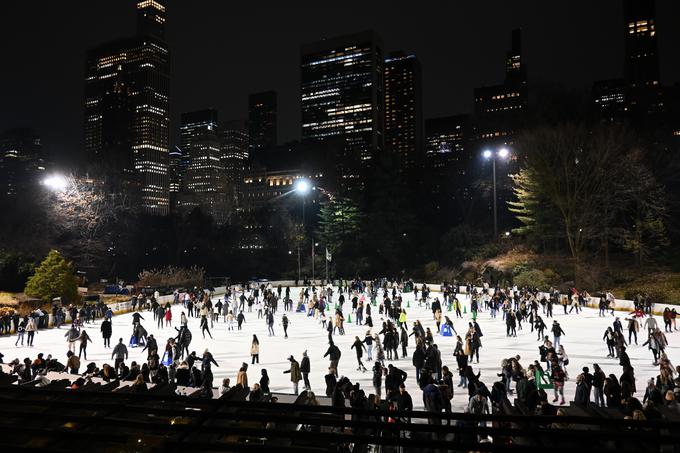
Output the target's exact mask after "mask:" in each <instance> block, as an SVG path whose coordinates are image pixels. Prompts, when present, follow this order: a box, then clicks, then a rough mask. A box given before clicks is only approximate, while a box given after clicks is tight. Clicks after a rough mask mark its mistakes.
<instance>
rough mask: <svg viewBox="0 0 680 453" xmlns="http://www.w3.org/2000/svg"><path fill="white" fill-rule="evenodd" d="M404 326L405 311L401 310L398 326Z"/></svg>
mask: <svg viewBox="0 0 680 453" xmlns="http://www.w3.org/2000/svg"><path fill="white" fill-rule="evenodd" d="M404 324H406V310H404V309H403V308H402V309H401V313H400V314H399V326H402V325H404Z"/></svg>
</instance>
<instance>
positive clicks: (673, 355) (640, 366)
mask: <svg viewBox="0 0 680 453" xmlns="http://www.w3.org/2000/svg"><path fill="white" fill-rule="evenodd" d="M298 295H299V289H297V288H291V298H292V299H293V301H295V305H296V304H297V300H298ZM431 295H432V297H437V296H439V298H440V300H441V294H437V293H434V292H433V293H432V294H431ZM334 298H335V299H337V294H336V295H335V296H334ZM460 298H461V302H463V305H464V306H466V308H467V314H465V315H464V318H463V319H456V318H455V313H453V312H452V313H447V312H446V308H444V310H445V312H444V314H445V315H448V316H449V318H451V319H452V320H453V322H454V327H455V329H456V330H457V331H458V333H459V334H460V335H461V336H464V333H465V331H466V329H467V325H468V321H469V320H471V315H470V309H469V299H468V298H467V297H466V296H462V295H461V296H460ZM215 299H217V298H215ZM407 301H408V302H409V303H410V308H407V313H408V322H407V324H408V326H409V328H410V326H411V325H412V323H413V321H415V320H416V319H420V320H421V322H422V323H423V325H424V327H430V328H431V329H432V331H433V332H435V331H436V326H435V322H434V319H433V316H432V312H431V311H430V310H428V309H426V308H425V307H424V306H422V307H418V306H417V304H416V303H415V300H414V296H413V293H409V294H405V295H404V306H405V305H406V302H407ZM350 306H351V304H349V303H347V302H346V303H345V317H346V318H347V314H348V310H349V308H350ZM282 307H283V303H282V302H281V303H280V304H279V308H280V309H281V308H282ZM182 310H183V308H182V306H181V305H176V306H173V307H172V311H173V326H176V327H178V326H179V319H180V314H181V312H182ZM246 310H247V306H246ZM281 313H282V311H281V310H279V312H278V313H277V314H276V325H275V334H276V336H274V337H269V336H268V335H267V326H266V324H265V321H264V319H258V318H257V313H256V312H255V311H253V312H250V313H249V312H247V311H246V312H245V315H246V322H245V324H244V325H243V330H242V331H237V330H234V331H228V330H227V325H226V324H225V323H224V322H223V320H222V319H220V321H219V322H217V323H215V325H214V327H213V328H212V329H211V333H212V336H213V339H210V338H209V337H206V338H205V339H204V338H203V337H202V335H201V331H200V328H199V318H190V319H189V329H190V330H191V332H192V334H193V341H192V343H191V346H190V351H196V354H197V355H198V356H199V357H200V356H201V355H202V354H203V351H204V350H205V349H206V348H207V349H209V350H210V352H212V354H213V356H214V357H215V360H217V362H218V363H219V367H217V368H215V367H213V373H214V376H215V381H214V382H215V385H216V386H217V385H219V384H220V383H221V380H222V378H225V377H229V378H231V380H232V384H233V383H235V380H236V379H235V378H236V372H237V371H238V368H239V367H240V365H241V363H242V362H248V363H249V364H250V344H251V341H252V336H253V334H256V335H257V336H258V339H259V341H260V363H259V364H255V365H249V368H248V378H249V383H250V384H251V385H252V384H253V383H255V382H258V381H259V379H260V370H261V369H262V368H266V369H267V371H268V373H269V376H270V379H271V383H270V388H271V390H272V391H273V392H282V393H292V384H291V382H290V377H289V376H290V375H288V374H283V371H284V370H286V369H288V368H289V362H288V361H287V357H288V356H289V355H290V354H292V355H293V356H294V357H295V358H296V359H297V360H298V361H300V360H301V358H302V352H303V351H305V350H307V352H308V355H309V358H310V360H311V373H310V382H311V385H312V390H313V391H314V392H316V393H317V394H319V395H323V394H324V392H325V383H324V375H325V374H326V373H327V369H328V363H329V362H328V359H327V358H326V359H324V358H323V354H324V353H325V352H326V349H327V347H328V338H327V332H326V331H325V330H324V329H323V328H322V326H321V323H320V322H319V321H316V320H314V319H313V318H309V317H307V316H306V314H305V313H294V312H289V313H288V317H289V319H290V325H289V327H288V335H289V338H288V339H284V337H283V329H282V327H281V324H280V320H281ZM554 314H555V318H554V319H557V320H558V322H559V323H560V324H561V325H562V328H563V330H564V332H565V335H564V336H563V337H562V344H563V345H564V347H565V349H566V352H567V355H568V356H569V359H570V363H569V366H568V367H567V371H568V372H569V375H570V378H571V379H570V380H569V381H568V382H567V383H566V385H565V397H566V399H567V401H570V400H573V396H574V390H575V385H574V379H575V377H576V375H577V374H578V373H580V371H581V369H582V368H583V367H584V366H588V367H589V368H590V370H591V372H592V370H593V364H594V363H598V364H599V365H600V366H601V367H602V369H603V371H604V372H605V374H607V375H609V374H610V373H613V374H615V375H616V376H617V377H619V376H620V375H621V367H620V366H619V365H618V360H617V359H612V358H607V357H606V356H607V352H608V351H607V346H606V344H605V343H604V341H603V340H602V336H603V333H604V331H605V329H606V328H607V327H608V326H611V325H612V322H613V321H614V317H612V316H611V315H608V316H607V317H605V318H602V317H599V316H598V311H597V310H594V309H589V308H586V309H585V310H584V311H583V312H582V313H581V314H579V315H575V314H571V315H564V314H563V310H562V307H561V306H555V309H554ZM372 315H373V323H374V329H373V330H372V332H373V333H375V332H378V331H379V330H380V328H381V325H382V319H381V315H379V314H378V307H377V306H376V307H372ZM142 316H144V318H145V320H144V321H142V325H143V326H144V327H145V328H146V329H147V331H148V332H149V334H153V335H154V337H156V339H157V341H158V345H159V351H160V352H159V354H160V355H162V353H163V350H164V347H165V342H166V340H167V339H168V338H169V337H170V336H171V335H172V336H174V335H175V334H176V332H175V330H174V329H173V328H171V327H167V328H158V327H157V326H156V323H155V322H154V321H153V315H152V313H151V312H142ZM616 316H619V317H620V318H621V320H622V321H623V318H624V317H625V316H626V313H624V312H617V313H616ZM544 319H545V322H546V324H547V325H548V329H546V334H549V327H550V324H551V323H552V321H551V320H549V319H547V318H545V317H544ZM354 321H355V316H354V315H352V323H351V324H350V323H347V322H346V323H345V332H346V334H345V335H344V336H340V335H334V337H333V338H334V341H335V343H336V344H337V345H338V347H339V348H340V350H341V351H342V358H341V359H340V364H339V367H338V368H339V373H340V374H341V375H345V376H348V377H349V379H350V380H351V381H352V382H359V383H360V384H361V386H362V388H363V389H364V391H365V392H366V394H367V395H368V394H370V393H373V385H372V372H371V367H372V365H373V364H372V363H368V362H367V361H366V360H365V359H366V355H364V364H365V365H366V367H367V368H368V371H367V372H365V373H362V372H360V371H357V363H356V355H355V353H354V350H351V349H350V347H351V344H352V343H353V341H354V337H355V336H359V338H361V339H363V338H364V335H365V334H366V331H367V330H368V327H367V326H357V325H356V324H355V323H354ZM477 321H478V322H479V324H480V327H481V329H482V332H483V334H484V336H483V338H482V348H481V350H480V363H479V364H476V363H473V364H472V367H473V369H474V371H475V372H477V371H481V380H482V381H483V382H485V383H486V384H487V386H488V387H489V388H491V385H492V384H493V382H495V381H496V380H498V377H497V376H496V374H497V373H498V372H499V370H500V363H501V361H502V360H503V358H507V357H510V356H515V355H520V356H521V359H520V362H521V364H522V365H523V366H524V367H527V366H528V365H529V364H530V363H532V362H533V361H534V360H537V359H538V358H539V353H538V346H539V345H540V343H539V342H538V341H537V340H536V333H535V332H530V326H529V325H528V324H527V323H523V327H524V330H521V331H518V332H517V337H512V338H508V337H506V336H505V322H504V321H503V319H502V316H501V315H499V316H498V317H497V318H496V319H491V317H490V315H489V313H488V312H481V313H479V315H478V318H477ZM657 321H658V323H659V326H660V327H662V326H663V321H662V319H661V318H660V317H657ZM100 324H101V321H97V322H95V323H94V324H86V325H85V329H86V330H87V331H88V333H89V334H90V335H91V336H92V337H93V343H91V344H90V345H89V346H88V350H87V352H88V355H87V360H84V359H83V360H82V366H81V371H82V370H84V369H85V365H86V364H87V363H89V362H91V361H94V362H96V363H97V365H98V366H99V367H101V365H102V364H103V363H105V362H108V363H111V364H112V363H113V361H112V360H111V350H110V349H104V347H103V341H102V339H101V333H100V331H99V327H100ZM623 324H624V332H625V333H626V335H627V330H625V327H626V323H625V321H623ZM662 328H663V327H662ZM234 329H236V327H235V328H234ZM66 331H67V328H66V327H62V328H61V329H50V330H44V331H40V332H38V333H37V335H36V337H35V341H34V346H33V348H28V347H21V346H19V347H15V345H14V342H15V341H16V336H12V337H6V336H4V337H2V338H0V352H2V353H3V354H4V355H5V362H9V361H11V360H13V359H14V358H19V359H20V360H23V359H24V358H25V357H30V358H31V359H33V358H35V356H36V355H37V354H38V353H39V352H42V353H44V354H45V356H47V354H52V355H53V356H54V357H56V358H58V359H59V360H60V361H61V362H62V363H66V352H67V350H68V348H67V343H66V339H65V338H64V335H65V334H66ZM131 332H132V315H131V314H124V315H119V316H115V317H114V318H113V337H112V341H111V344H112V345H115V343H117V341H118V338H120V337H122V338H123V341H124V342H125V343H126V344H127V342H128V341H129V339H130V335H131ZM550 336H551V339H552V335H550ZM638 336H639V339H638V343H639V346H635V345H633V346H632V347H629V348H628V353H629V356H630V359H631V363H632V365H633V367H634V368H635V375H636V382H637V389H638V391H637V394H636V396H637V397H638V398H640V399H642V396H643V395H644V389H645V386H646V382H647V380H648V379H649V378H652V377H656V376H657V374H658V367H655V366H653V365H652V354H651V351H650V350H649V349H648V348H647V347H646V346H644V347H643V346H641V345H642V343H643V342H644V341H645V340H646V334H645V333H644V332H641V333H639V334H638ZM667 337H668V341H669V343H670V345H669V347H668V348H667V349H666V352H667V354H668V356H669V358H670V360H671V362H672V363H673V364H674V365H675V364H677V363H678V362H680V352H679V351H680V347H679V346H678V340H677V339H678V338H679V337H680V335H679V334H678V333H677V332H674V333H672V334H667ZM435 342H436V343H437V345H438V346H439V349H440V350H441V353H442V362H443V364H444V365H448V366H449V368H450V369H451V370H452V372H453V373H454V383H455V384H456V385H457V383H458V380H457V378H458V374H457V371H456V361H455V358H454V357H453V349H454V347H455V337H442V336H439V335H435ZM414 346H415V340H414V337H410V338H409V348H408V352H409V357H407V358H406V359H399V360H397V361H394V362H391V363H393V364H394V365H395V366H397V367H398V368H401V369H402V370H404V371H405V372H406V373H408V378H407V380H406V386H407V389H408V390H409V392H410V393H411V395H412V396H413V401H414V405H415V406H416V408H422V407H423V403H422V397H421V393H420V390H419V388H418V387H417V385H416V383H415V368H414V367H413V365H412V362H411V357H410V356H411V353H412V351H413V348H414ZM141 349H142V348H129V353H130V357H129V360H128V363H129V362H130V361H133V360H135V361H137V362H138V363H143V362H144V361H145V360H146V352H142V351H141ZM399 350H400V351H401V347H400V348H399ZM386 365H387V363H386ZM302 384H303V383H302V382H300V388H302ZM454 390H455V395H454V397H453V401H452V406H453V409H454V410H458V411H462V410H463V408H464V407H465V406H466V404H467V401H468V398H467V390H465V389H459V388H457V387H456V388H455V389H454ZM383 392H384V388H383ZM383 395H384V393H383ZM511 398H512V397H511Z"/></svg>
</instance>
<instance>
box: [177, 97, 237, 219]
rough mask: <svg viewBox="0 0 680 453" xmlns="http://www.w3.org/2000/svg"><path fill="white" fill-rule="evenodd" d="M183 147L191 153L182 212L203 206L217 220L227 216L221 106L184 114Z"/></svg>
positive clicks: (187, 152)
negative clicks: (218, 109) (218, 111)
mask: <svg viewBox="0 0 680 453" xmlns="http://www.w3.org/2000/svg"><path fill="white" fill-rule="evenodd" d="M180 143H181V144H180V148H181V149H182V152H183V153H186V154H188V156H189V165H188V168H187V169H186V174H185V175H184V177H183V178H182V179H183V186H184V187H183V190H182V194H181V196H180V202H179V204H180V212H184V213H186V212H188V211H191V210H192V209H193V208H196V207H199V208H201V209H202V210H203V212H205V213H206V214H209V215H211V216H212V217H213V218H214V219H215V221H216V222H217V223H224V222H225V221H226V219H227V215H228V212H227V185H226V179H227V177H226V173H225V169H224V159H223V157H222V143H221V133H220V130H219V122H218V116H217V110H214V109H206V110H199V111H195V112H188V113H184V114H182V125H181V129H180Z"/></svg>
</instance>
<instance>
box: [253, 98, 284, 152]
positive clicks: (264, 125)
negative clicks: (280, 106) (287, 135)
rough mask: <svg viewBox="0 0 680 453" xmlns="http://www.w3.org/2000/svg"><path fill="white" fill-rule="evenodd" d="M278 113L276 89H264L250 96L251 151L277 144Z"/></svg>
mask: <svg viewBox="0 0 680 453" xmlns="http://www.w3.org/2000/svg"><path fill="white" fill-rule="evenodd" d="M276 115H277V102H276V91H264V92H262V93H253V94H251V95H250V96H248V135H249V140H250V151H251V153H256V152H257V151H261V150H263V149H265V148H269V147H271V146H276V140H277V133H276V128H277V123H276Z"/></svg>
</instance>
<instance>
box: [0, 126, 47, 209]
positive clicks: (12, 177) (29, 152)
mask: <svg viewBox="0 0 680 453" xmlns="http://www.w3.org/2000/svg"><path fill="white" fill-rule="evenodd" d="M44 171H45V155H44V153H43V147H42V143H41V141H40V137H38V136H37V135H36V134H35V132H34V131H33V130H32V129H25V128H19V129H9V130H6V131H4V132H3V133H2V134H0V197H7V196H10V197H11V196H14V195H17V194H19V193H22V192H23V191H24V190H26V189H30V188H31V187H35V186H36V185H37V184H38V178H39V177H40V176H41V175H42V174H43V173H44Z"/></svg>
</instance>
